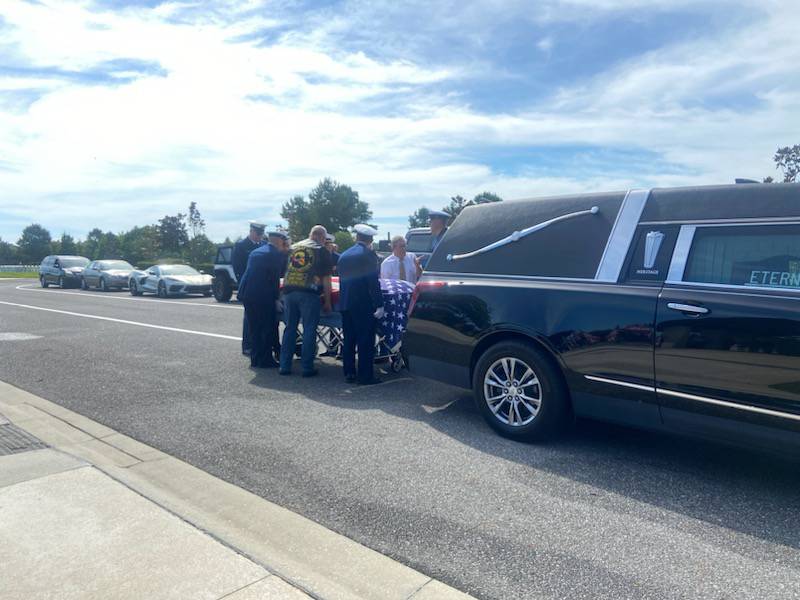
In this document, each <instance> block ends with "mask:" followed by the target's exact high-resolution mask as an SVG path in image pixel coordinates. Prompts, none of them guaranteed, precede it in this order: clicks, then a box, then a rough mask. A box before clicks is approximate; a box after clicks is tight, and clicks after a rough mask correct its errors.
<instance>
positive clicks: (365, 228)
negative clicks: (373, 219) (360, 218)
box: [353, 223, 378, 237]
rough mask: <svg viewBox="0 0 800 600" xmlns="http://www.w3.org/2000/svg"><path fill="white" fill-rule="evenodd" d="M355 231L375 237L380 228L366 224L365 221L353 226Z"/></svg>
mask: <svg viewBox="0 0 800 600" xmlns="http://www.w3.org/2000/svg"><path fill="white" fill-rule="evenodd" d="M353 231H355V232H356V233H357V234H359V235H365V236H367V237H375V236H376V235H378V230H377V229H375V228H374V227H370V226H369V225H365V224H364V223H359V224H358V225H356V226H355V227H353Z"/></svg>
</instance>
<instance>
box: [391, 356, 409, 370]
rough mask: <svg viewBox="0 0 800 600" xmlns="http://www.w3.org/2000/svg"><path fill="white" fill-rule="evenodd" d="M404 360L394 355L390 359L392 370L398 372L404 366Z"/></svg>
mask: <svg viewBox="0 0 800 600" xmlns="http://www.w3.org/2000/svg"><path fill="white" fill-rule="evenodd" d="M405 366H406V365H405V362H404V361H403V357H402V356H396V357H394V358H393V359H392V371H394V372H395V373H399V372H400V371H402V370H403V367H405Z"/></svg>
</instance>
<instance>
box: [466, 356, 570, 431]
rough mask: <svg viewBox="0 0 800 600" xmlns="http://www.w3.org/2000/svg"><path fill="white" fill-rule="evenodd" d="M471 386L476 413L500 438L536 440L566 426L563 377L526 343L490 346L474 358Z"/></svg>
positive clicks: (567, 396)
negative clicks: (475, 362)
mask: <svg viewBox="0 0 800 600" xmlns="http://www.w3.org/2000/svg"><path fill="white" fill-rule="evenodd" d="M529 370H530V371H529ZM490 371H492V374H493V375H490ZM536 382H538V383H536ZM472 388H473V393H474V396H475V402H476V403H477V406H478V410H479V411H480V413H481V415H482V416H483V418H484V419H485V420H486V422H487V423H488V424H489V425H490V426H491V427H492V429H494V430H495V431H496V432H497V433H499V434H500V435H502V436H504V437H507V438H511V439H514V440H518V441H524V442H539V441H543V440H547V439H552V438H553V437H556V436H557V435H558V434H559V433H561V432H562V431H563V430H564V427H565V425H566V424H567V423H568V422H569V417H570V403H569V394H568V392H567V387H566V384H565V382H564V378H563V376H562V374H561V372H560V371H559V369H558V367H557V366H556V365H555V364H554V361H553V360H552V359H551V358H550V357H549V356H548V355H547V354H546V353H545V352H543V351H542V350H540V349H538V348H536V347H535V346H534V345H532V344H526V343H524V342H519V341H507V342H499V343H497V344H495V345H494V346H491V347H490V348H489V349H488V350H486V351H485V352H484V353H483V355H482V356H481V357H480V358H479V359H478V363H477V364H476V366H475V373H474V376H473V384H472ZM487 397H488V398H489V399H487ZM493 408H494V409H495V410H493Z"/></svg>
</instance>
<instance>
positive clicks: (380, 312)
mask: <svg viewBox="0 0 800 600" xmlns="http://www.w3.org/2000/svg"><path fill="white" fill-rule="evenodd" d="M385 314H386V311H385V310H383V307H382V306H381V307H380V308H379V309H378V310H376V311H375V312H374V313H373V315H372V316H373V317H375V318H376V319H378V321H380V320H381V319H382V318H383V315H385Z"/></svg>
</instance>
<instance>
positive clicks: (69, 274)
mask: <svg viewBox="0 0 800 600" xmlns="http://www.w3.org/2000/svg"><path fill="white" fill-rule="evenodd" d="M88 264H89V259H88V258H86V257H85V256H71V255H63V256H62V255H51V256H45V257H44V260H42V263H41V264H40V265H39V283H40V284H41V286H42V287H43V288H46V287H49V286H50V284H51V283H52V284H55V285H57V286H58V287H60V288H66V287H78V286H79V285H81V281H82V277H83V269H84V268H85V267H86V265H88Z"/></svg>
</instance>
